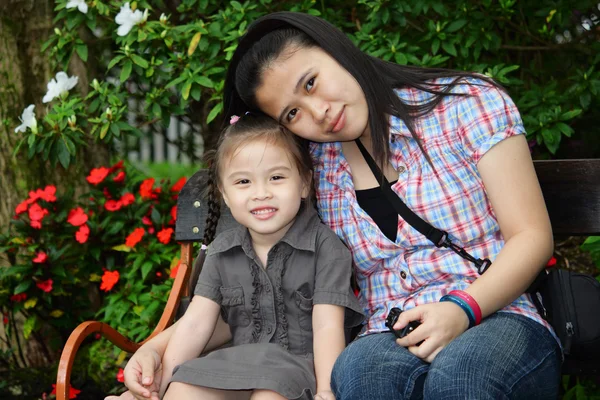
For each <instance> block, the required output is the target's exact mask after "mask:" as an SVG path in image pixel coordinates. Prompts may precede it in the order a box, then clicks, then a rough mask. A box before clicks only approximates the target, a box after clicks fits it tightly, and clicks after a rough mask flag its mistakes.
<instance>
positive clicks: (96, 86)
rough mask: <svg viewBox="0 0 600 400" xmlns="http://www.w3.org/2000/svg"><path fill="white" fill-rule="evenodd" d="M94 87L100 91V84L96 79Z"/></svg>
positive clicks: (93, 82)
mask: <svg viewBox="0 0 600 400" xmlns="http://www.w3.org/2000/svg"><path fill="white" fill-rule="evenodd" d="M92 87H93V88H94V90H98V89H100V83H99V82H98V79H96V78H94V80H93V81H92Z"/></svg>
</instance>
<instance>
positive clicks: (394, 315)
mask: <svg viewBox="0 0 600 400" xmlns="http://www.w3.org/2000/svg"><path fill="white" fill-rule="evenodd" d="M400 314H402V310H401V309H399V308H398V307H394V308H392V309H391V310H390V313H389V314H388V316H387V318H386V319H385V326H387V327H388V329H389V330H390V332H392V333H393V334H394V335H396V337H397V338H398V339H402V338H403V337H404V336H406V335H408V334H409V333H411V332H412V331H414V330H415V329H417V326H419V325H421V323H420V322H419V321H410V322H409V323H408V325H406V326H405V327H404V328H402V329H400V330H395V329H394V325H395V324H396V322H397V321H398V317H399V316H400Z"/></svg>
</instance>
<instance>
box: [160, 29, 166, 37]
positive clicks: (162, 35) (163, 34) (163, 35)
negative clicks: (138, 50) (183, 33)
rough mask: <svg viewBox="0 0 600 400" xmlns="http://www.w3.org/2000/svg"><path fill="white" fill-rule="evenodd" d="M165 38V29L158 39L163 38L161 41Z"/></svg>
mask: <svg viewBox="0 0 600 400" xmlns="http://www.w3.org/2000/svg"><path fill="white" fill-rule="evenodd" d="M165 36H167V30H166V29H165V30H164V31H162V32H161V33H160V37H161V38H163V39H164V38H165Z"/></svg>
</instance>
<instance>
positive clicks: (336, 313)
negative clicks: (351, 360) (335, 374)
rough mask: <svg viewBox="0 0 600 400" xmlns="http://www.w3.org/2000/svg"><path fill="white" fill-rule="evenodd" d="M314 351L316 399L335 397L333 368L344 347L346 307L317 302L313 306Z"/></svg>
mask: <svg viewBox="0 0 600 400" xmlns="http://www.w3.org/2000/svg"><path fill="white" fill-rule="evenodd" d="M312 321H313V351H314V354H315V376H316V378H317V395H316V396H315V399H317V400H318V399H323V400H325V399H327V400H328V399H335V398H334V397H333V393H331V370H332V369H333V364H334V363H335V360H336V359H337V358H338V356H339V355H340V353H341V352H342V350H344V347H346V338H345V336H344V307H341V306H336V305H331V304H315V306H314V307H313V316H312Z"/></svg>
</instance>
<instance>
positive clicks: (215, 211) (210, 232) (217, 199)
mask: <svg viewBox="0 0 600 400" xmlns="http://www.w3.org/2000/svg"><path fill="white" fill-rule="evenodd" d="M211 164H212V163H211ZM206 189H207V192H208V193H207V196H206V201H207V205H208V215H207V216H206V224H205V228H204V238H203V239H202V244H203V245H205V246H208V244H209V243H210V242H212V241H213V239H214V238H215V233H216V232H217V225H218V223H219V218H220V217H221V196H220V193H219V188H218V186H217V180H216V176H215V168H214V167H213V165H210V166H209V169H208V180H207V182H206Z"/></svg>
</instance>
